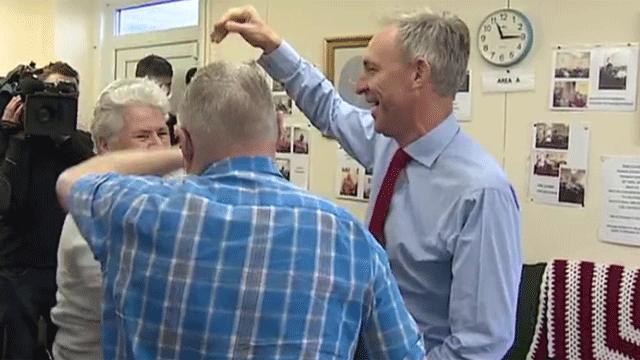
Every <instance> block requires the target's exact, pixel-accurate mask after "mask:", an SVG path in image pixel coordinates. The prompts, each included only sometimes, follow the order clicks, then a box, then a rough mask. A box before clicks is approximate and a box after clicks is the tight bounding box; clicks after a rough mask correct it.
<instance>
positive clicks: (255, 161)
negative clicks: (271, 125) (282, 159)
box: [202, 156, 281, 176]
mask: <svg viewBox="0 0 640 360" xmlns="http://www.w3.org/2000/svg"><path fill="white" fill-rule="evenodd" d="M236 171H248V172H254V173H262V174H271V175H277V176H281V175H280V171H279V170H278V168H277V167H276V164H275V162H274V161H273V159H272V158H270V157H266V156H253V157H248V156H239V157H233V158H226V159H222V160H220V161H216V162H215V163H213V164H211V165H209V167H208V168H207V169H206V170H205V171H204V172H203V173H202V175H203V176H206V175H221V174H226V173H231V172H236Z"/></svg>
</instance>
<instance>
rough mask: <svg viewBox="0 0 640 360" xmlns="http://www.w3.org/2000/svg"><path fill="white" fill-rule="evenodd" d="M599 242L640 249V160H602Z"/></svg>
mask: <svg viewBox="0 0 640 360" xmlns="http://www.w3.org/2000/svg"><path fill="white" fill-rule="evenodd" d="M602 171H603V175H604V179H603V180H604V190H603V193H604V202H603V214H602V221H601V223H600V239H601V240H602V241H607V242H613V243H620V244H627V245H635V246H640V157H638V156H616V157H604V158H603V164H602Z"/></svg>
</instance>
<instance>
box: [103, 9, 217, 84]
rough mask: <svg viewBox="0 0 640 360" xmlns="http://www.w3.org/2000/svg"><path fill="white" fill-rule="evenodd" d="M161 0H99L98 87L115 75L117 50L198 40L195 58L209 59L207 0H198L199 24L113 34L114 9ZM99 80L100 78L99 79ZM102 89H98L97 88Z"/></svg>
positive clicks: (199, 62)
mask: <svg viewBox="0 0 640 360" xmlns="http://www.w3.org/2000/svg"><path fill="white" fill-rule="evenodd" d="M156 2H159V1H157V0H156V1H149V0H100V25H99V26H100V44H101V49H100V58H99V59H98V61H97V64H96V74H100V75H99V81H98V82H97V83H98V88H99V89H103V88H104V87H105V86H107V85H108V84H109V83H110V82H112V81H113V80H114V79H116V51H117V50H124V49H128V48H139V47H145V46H148V47H155V46H162V45H170V44H175V43H183V42H192V41H195V42H196V43H197V44H198V45H197V46H198V54H197V58H196V61H197V62H198V64H199V66H202V65H203V64H205V63H206V58H205V57H206V55H207V54H206V50H207V46H206V45H207V41H206V39H208V34H207V31H206V29H207V24H206V22H207V14H208V5H207V3H208V1H207V0H198V25H197V26H191V27H185V28H178V29H170V30H162V31H154V32H148V33H141V34H128V35H119V36H116V35H115V34H114V25H115V11H116V10H117V9H119V8H122V7H128V6H135V5H141V4H145V3H146V4H152V3H156ZM96 80H97V79H96ZM98 91H99V90H98Z"/></svg>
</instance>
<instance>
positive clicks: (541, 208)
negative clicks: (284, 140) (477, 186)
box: [208, 0, 640, 265]
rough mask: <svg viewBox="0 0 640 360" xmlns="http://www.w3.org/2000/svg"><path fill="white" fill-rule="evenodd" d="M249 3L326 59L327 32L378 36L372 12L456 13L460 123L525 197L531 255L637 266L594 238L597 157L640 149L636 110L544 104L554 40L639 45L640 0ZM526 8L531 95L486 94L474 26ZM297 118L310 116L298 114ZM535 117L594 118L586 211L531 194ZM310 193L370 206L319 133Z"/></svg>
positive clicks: (226, 0)
mask: <svg viewBox="0 0 640 360" xmlns="http://www.w3.org/2000/svg"><path fill="white" fill-rule="evenodd" d="M244 3H245V1H238V0H217V1H213V0H212V1H210V7H209V8H210V12H209V13H210V16H209V19H210V23H209V24H208V26H209V28H210V27H211V25H212V23H213V21H215V20H217V19H218V18H219V17H220V16H221V15H222V14H223V13H224V11H225V10H226V9H227V8H229V7H231V6H239V5H242V4H244ZM249 3H251V4H253V5H254V6H255V7H256V8H257V9H258V11H259V12H260V13H261V14H262V16H263V17H264V18H265V19H266V20H267V22H268V23H269V24H270V25H271V26H272V27H273V28H274V29H275V30H276V31H278V32H279V33H280V34H281V35H282V36H283V37H284V38H285V39H286V40H287V41H289V42H290V43H291V44H293V46H294V47H295V48H296V49H297V50H298V51H299V52H300V53H301V54H302V55H303V56H304V57H305V58H307V59H308V60H310V61H311V62H312V63H314V64H316V65H317V66H320V67H322V66H323V39H324V38H325V37H332V36H341V35H343V36H344V35H359V34H372V33H375V32H376V31H377V30H378V28H379V25H378V23H377V21H376V19H379V18H380V17H382V16H384V15H386V14H388V13H389V12H390V11H392V10H393V9H396V8H407V9H409V8H415V7H418V6H425V5H429V6H430V7H432V8H434V9H439V10H449V11H452V12H454V13H456V14H458V15H459V16H460V17H461V18H462V19H463V20H464V21H465V22H466V23H467V24H468V26H469V29H470V31H471V37H472V43H471V58H470V64H469V67H470V69H471V70H472V73H473V75H474V76H473V79H472V89H473V121H472V122H471V123H465V124H463V128H464V129H465V130H466V131H467V132H468V133H469V134H471V135H472V136H473V137H474V138H475V139H477V140H478V141H479V142H480V143H481V144H482V145H483V146H484V147H485V148H486V149H487V150H488V151H489V152H490V153H491V154H493V155H494V156H495V157H496V158H497V159H498V160H499V161H500V162H501V163H503V164H504V166H505V169H506V171H507V174H508V176H509V178H510V179H511V181H512V182H513V184H514V187H515V189H516V191H517V192H518V194H519V197H520V199H521V203H522V219H523V248H524V255H525V260H526V261H527V262H534V261H547V260H549V259H551V258H570V259H587V260H593V261H605V262H616V263H623V264H634V265H640V248H633V247H625V246H620V245H612V244H606V243H602V242H600V241H599V240H598V239H597V230H598V225H599V219H600V211H601V201H602V200H601V197H602V191H601V188H600V187H601V176H602V174H601V173H600V172H599V171H600V169H601V164H600V155H603V154H631V155H633V154H638V153H640V146H639V145H640V126H639V124H638V122H639V120H640V119H639V118H638V113H639V112H638V111H636V112H633V113H604V112H603V113H555V112H551V111H549V110H548V98H549V84H550V78H549V76H550V73H551V47H552V46H553V45H555V44H558V43H562V44H576V43H593V42H615V43H619V42H628V41H631V42H640V2H638V0H606V1H603V0H510V1H508V0H474V1H454V0H446V1H445V0H440V1H412V0H400V1H387V0H341V1H337V0H316V1H296V2H293V1H287V0H256V1H249ZM509 5H510V6H511V7H513V8H516V9H519V10H522V11H524V12H525V13H526V14H528V15H529V17H530V18H531V20H532V21H533V25H534V28H535V44H534V48H533V50H532V53H531V54H530V55H529V57H528V58H527V59H526V60H525V61H524V63H523V64H522V66H523V67H527V68H533V69H534V70H535V73H536V89H535V91H533V92H526V93H511V94H508V95H505V94H484V93H482V92H481V74H482V73H483V72H484V71H487V70H493V69H495V68H493V67H491V66H490V65H488V64H487V63H485V62H484V61H483V60H481V59H480V57H479V54H478V51H477V49H476V46H477V44H476V42H475V40H476V32H477V28H478V26H479V24H480V22H481V20H482V19H483V18H484V16H486V15H487V14H489V13H490V12H492V11H493V10H496V9H498V8H501V7H507V6H509ZM208 53H209V54H210V57H209V59H218V58H224V59H231V60H244V59H248V58H255V57H257V56H258V55H259V52H258V51H256V50H254V49H251V48H249V47H248V46H247V45H245V44H244V43H243V42H242V41H241V40H240V39H237V38H232V39H229V40H225V42H224V43H223V44H221V45H211V46H210V49H209V52H208ZM292 120H293V121H294V122H302V123H304V122H306V121H307V120H306V119H305V118H304V117H303V116H302V115H298V116H297V117H294V119H292ZM534 121H569V122H575V121H587V122H590V123H591V149H590V150H591V151H590V159H591V160H590V164H589V165H590V168H589V178H588V188H587V195H586V196H587V197H586V203H585V208H584V209H569V208H558V207H553V206H548V205H541V204H537V203H532V202H531V201H530V200H529V199H528V197H527V191H528V190H527V189H528V180H529V178H528V175H529V172H530V171H529V168H530V165H529V151H530V146H531V145H530V144H531V138H530V136H531V131H530V130H531V124H532V123H533V122H534ZM311 141H312V142H313V144H312V150H311V151H312V152H311V154H310V156H311V164H312V165H311V183H310V188H311V190H312V191H313V192H316V193H318V194H321V195H323V196H325V197H327V198H330V199H332V200H334V201H336V202H338V203H340V204H342V205H344V206H346V207H347V208H349V209H350V210H351V211H353V212H354V213H356V214H357V215H359V216H360V217H362V218H363V217H364V213H365V209H366V204H364V203H356V202H350V201H342V200H338V199H335V197H334V196H333V193H334V176H335V172H336V153H335V144H334V143H333V142H332V141H329V140H326V139H325V138H323V137H322V136H320V135H319V133H317V132H315V133H314V134H313V136H312V138H311Z"/></svg>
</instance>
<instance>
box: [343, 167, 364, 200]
mask: <svg viewBox="0 0 640 360" xmlns="http://www.w3.org/2000/svg"><path fill="white" fill-rule="evenodd" d="M359 171H360V169H358V168H348V167H345V168H342V182H341V183H340V195H342V196H349V197H358V176H359V175H360V174H359Z"/></svg>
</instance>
